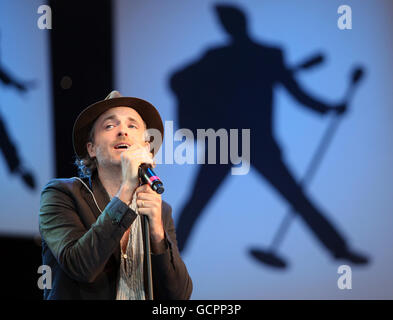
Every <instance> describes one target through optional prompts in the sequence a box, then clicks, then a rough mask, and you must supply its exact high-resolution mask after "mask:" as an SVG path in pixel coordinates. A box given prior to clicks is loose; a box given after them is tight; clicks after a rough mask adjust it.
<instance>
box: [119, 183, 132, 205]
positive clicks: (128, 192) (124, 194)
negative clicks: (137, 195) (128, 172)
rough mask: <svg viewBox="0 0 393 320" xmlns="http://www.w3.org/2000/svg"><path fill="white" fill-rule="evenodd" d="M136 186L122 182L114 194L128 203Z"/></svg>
mask: <svg viewBox="0 0 393 320" xmlns="http://www.w3.org/2000/svg"><path fill="white" fill-rule="evenodd" d="M136 188H137V185H136V184H135V185H134V184H131V183H122V184H121V186H120V189H119V191H118V193H117V195H116V196H117V197H118V198H119V199H120V200H121V201H123V202H124V203H125V204H127V205H129V204H130V203H131V201H132V196H133V194H134V192H135V189H136Z"/></svg>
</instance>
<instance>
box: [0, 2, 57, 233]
mask: <svg viewBox="0 0 393 320" xmlns="http://www.w3.org/2000/svg"><path fill="white" fill-rule="evenodd" d="M41 4H44V2H43V1H36V0H34V1H25V0H17V1H10V0H2V1H0V68H1V69H2V70H3V71H4V72H6V73H7V74H8V75H9V76H10V77H12V78H14V79H16V80H17V81H18V82H25V81H34V87H33V88H32V89H31V90H28V91H27V92H24V93H22V94H21V93H20V92H19V91H17V90H16V89H15V88H14V87H11V86H6V85H5V84H4V83H3V82H1V81H0V117H1V118H2V119H3V122H4V124H5V125H6V129H7V133H8V136H9V137H10V139H11V141H12V143H13V144H14V146H15V147H16V149H17V152H18V154H19V158H20V159H21V162H22V165H23V166H24V167H25V168H26V170H28V171H30V172H31V173H32V174H33V176H34V180H35V184H36V187H35V189H34V190H32V189H30V188H28V187H26V185H25V184H24V183H23V181H22V180H21V179H20V178H19V176H18V175H15V174H11V173H10V172H9V170H8V167H7V164H6V161H5V157H4V155H3V153H2V152H1V151H0V186H1V192H0V203H1V209H0V234H2V235H18V236H32V235H36V234H38V218H37V213H38V211H39V197H40V191H41V189H42V187H43V186H44V185H45V184H46V183H47V182H48V180H49V179H50V178H52V177H54V174H55V173H54V163H53V162H54V156H55V155H54V150H53V147H52V138H53V134H52V132H53V128H52V118H51V117H52V109H51V88H50V85H49V83H50V80H49V79H50V60H49V42H48V40H49V31H48V30H40V29H39V28H38V27H37V19H38V18H39V16H40V15H39V14H37V9H38V7H39V6H40V5H41Z"/></svg>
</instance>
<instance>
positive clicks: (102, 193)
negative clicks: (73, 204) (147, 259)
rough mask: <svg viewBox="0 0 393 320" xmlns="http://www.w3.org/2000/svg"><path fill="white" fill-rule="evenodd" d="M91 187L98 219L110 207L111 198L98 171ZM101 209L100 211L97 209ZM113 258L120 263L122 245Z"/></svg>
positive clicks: (93, 176)
mask: <svg viewBox="0 0 393 320" xmlns="http://www.w3.org/2000/svg"><path fill="white" fill-rule="evenodd" d="M90 187H91V190H92V191H93V194H94V197H95V200H96V202H97V205H96V204H95V203H94V199H91V201H92V202H93V203H91V206H92V207H93V208H94V212H96V213H97V216H96V218H98V216H99V215H100V214H101V212H102V211H104V209H105V207H106V206H107V205H108V203H109V202H110V197H109V194H108V192H107V191H106V190H105V188H104V186H103V185H102V183H101V181H100V179H99V178H98V174H97V171H95V172H94V173H93V175H92V177H91V179H90ZM97 206H98V207H99V209H98V208H97ZM113 256H114V258H115V259H116V262H117V263H119V262H120V243H119V245H118V246H117V247H116V249H115V251H114V252H113Z"/></svg>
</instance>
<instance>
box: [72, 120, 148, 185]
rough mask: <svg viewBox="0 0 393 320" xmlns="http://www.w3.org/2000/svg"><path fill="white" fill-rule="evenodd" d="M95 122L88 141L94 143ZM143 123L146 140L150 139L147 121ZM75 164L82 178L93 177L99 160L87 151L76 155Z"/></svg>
mask: <svg viewBox="0 0 393 320" xmlns="http://www.w3.org/2000/svg"><path fill="white" fill-rule="evenodd" d="M95 124H96V121H94V123H93V125H92V126H91V129H90V132H89V138H88V140H87V141H86V143H88V142H92V143H94V130H95ZM143 125H144V127H145V131H144V135H145V137H144V138H145V141H149V133H148V131H147V126H146V122H145V121H143ZM74 164H75V166H76V167H77V169H78V175H79V177H80V178H89V179H90V178H91V176H92V175H93V173H94V171H95V170H97V160H96V158H95V157H93V158H91V157H90V155H89V153H88V152H86V156H85V157H83V158H82V159H80V158H79V157H78V156H75V161H74Z"/></svg>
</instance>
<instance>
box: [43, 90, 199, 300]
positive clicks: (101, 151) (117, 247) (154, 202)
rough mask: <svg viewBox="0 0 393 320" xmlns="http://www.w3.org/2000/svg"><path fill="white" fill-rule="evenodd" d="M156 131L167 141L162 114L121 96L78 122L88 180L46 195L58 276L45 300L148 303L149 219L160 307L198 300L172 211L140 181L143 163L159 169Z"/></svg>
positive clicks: (52, 262)
mask: <svg viewBox="0 0 393 320" xmlns="http://www.w3.org/2000/svg"><path fill="white" fill-rule="evenodd" d="M148 129H155V130H158V131H159V132H160V134H161V137H163V133H164V126H163V123H162V120H161V117H160V115H159V113H158V111H157V110H156V108H155V107H154V106H153V105H151V104H150V103H149V102H147V101H144V100H142V99H138V98H131V97H122V96H121V95H120V93H119V92H118V91H112V92H111V93H110V94H109V95H108V96H107V97H106V98H105V100H102V101H99V102H97V103H94V104H92V105H90V106H89V107H87V108H86V109H85V110H83V111H82V112H81V113H80V115H79V116H78V118H77V120H76V121H75V124H74V128H73V145H74V150H75V153H76V156H77V161H76V163H77V165H78V167H79V169H80V177H74V178H70V179H53V180H51V181H50V182H49V183H48V184H47V185H46V186H45V187H44V189H43V191H42V193H41V205H40V214H39V228H40V233H41V237H42V256H43V264H44V265H48V266H49V267H50V268H51V275H52V279H51V280H52V281H51V288H48V286H46V288H44V298H45V299H118V300H144V299H147V298H148V295H147V265H146V261H145V260H146V259H144V252H145V247H144V242H143V235H144V233H145V232H146V230H144V225H143V224H142V222H141V221H142V220H141V216H142V215H145V216H147V217H148V220H149V232H150V243H151V250H152V253H151V266H152V281H153V293H154V299H161V300H163V299H189V298H190V296H191V292H192V281H191V278H190V276H189V274H188V272H187V268H186V266H185V264H184V262H183V261H182V259H181V257H180V254H179V250H178V247H177V241H176V233H175V227H174V223H173V219H172V216H171V211H172V209H171V207H170V205H169V204H167V203H166V202H165V201H162V199H161V196H160V195H159V194H157V193H156V192H155V191H153V190H152V189H151V187H150V186H149V185H147V184H145V185H142V186H141V185H140V180H139V177H138V168H139V166H140V165H141V164H142V163H147V164H151V165H152V166H154V162H153V153H151V152H150V151H153V152H156V151H157V150H156V148H154V149H153V150H151V145H150V142H151V141H148V134H147V130H148ZM161 142H162V140H161V141H159V144H161ZM155 143H157V141H155Z"/></svg>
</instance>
